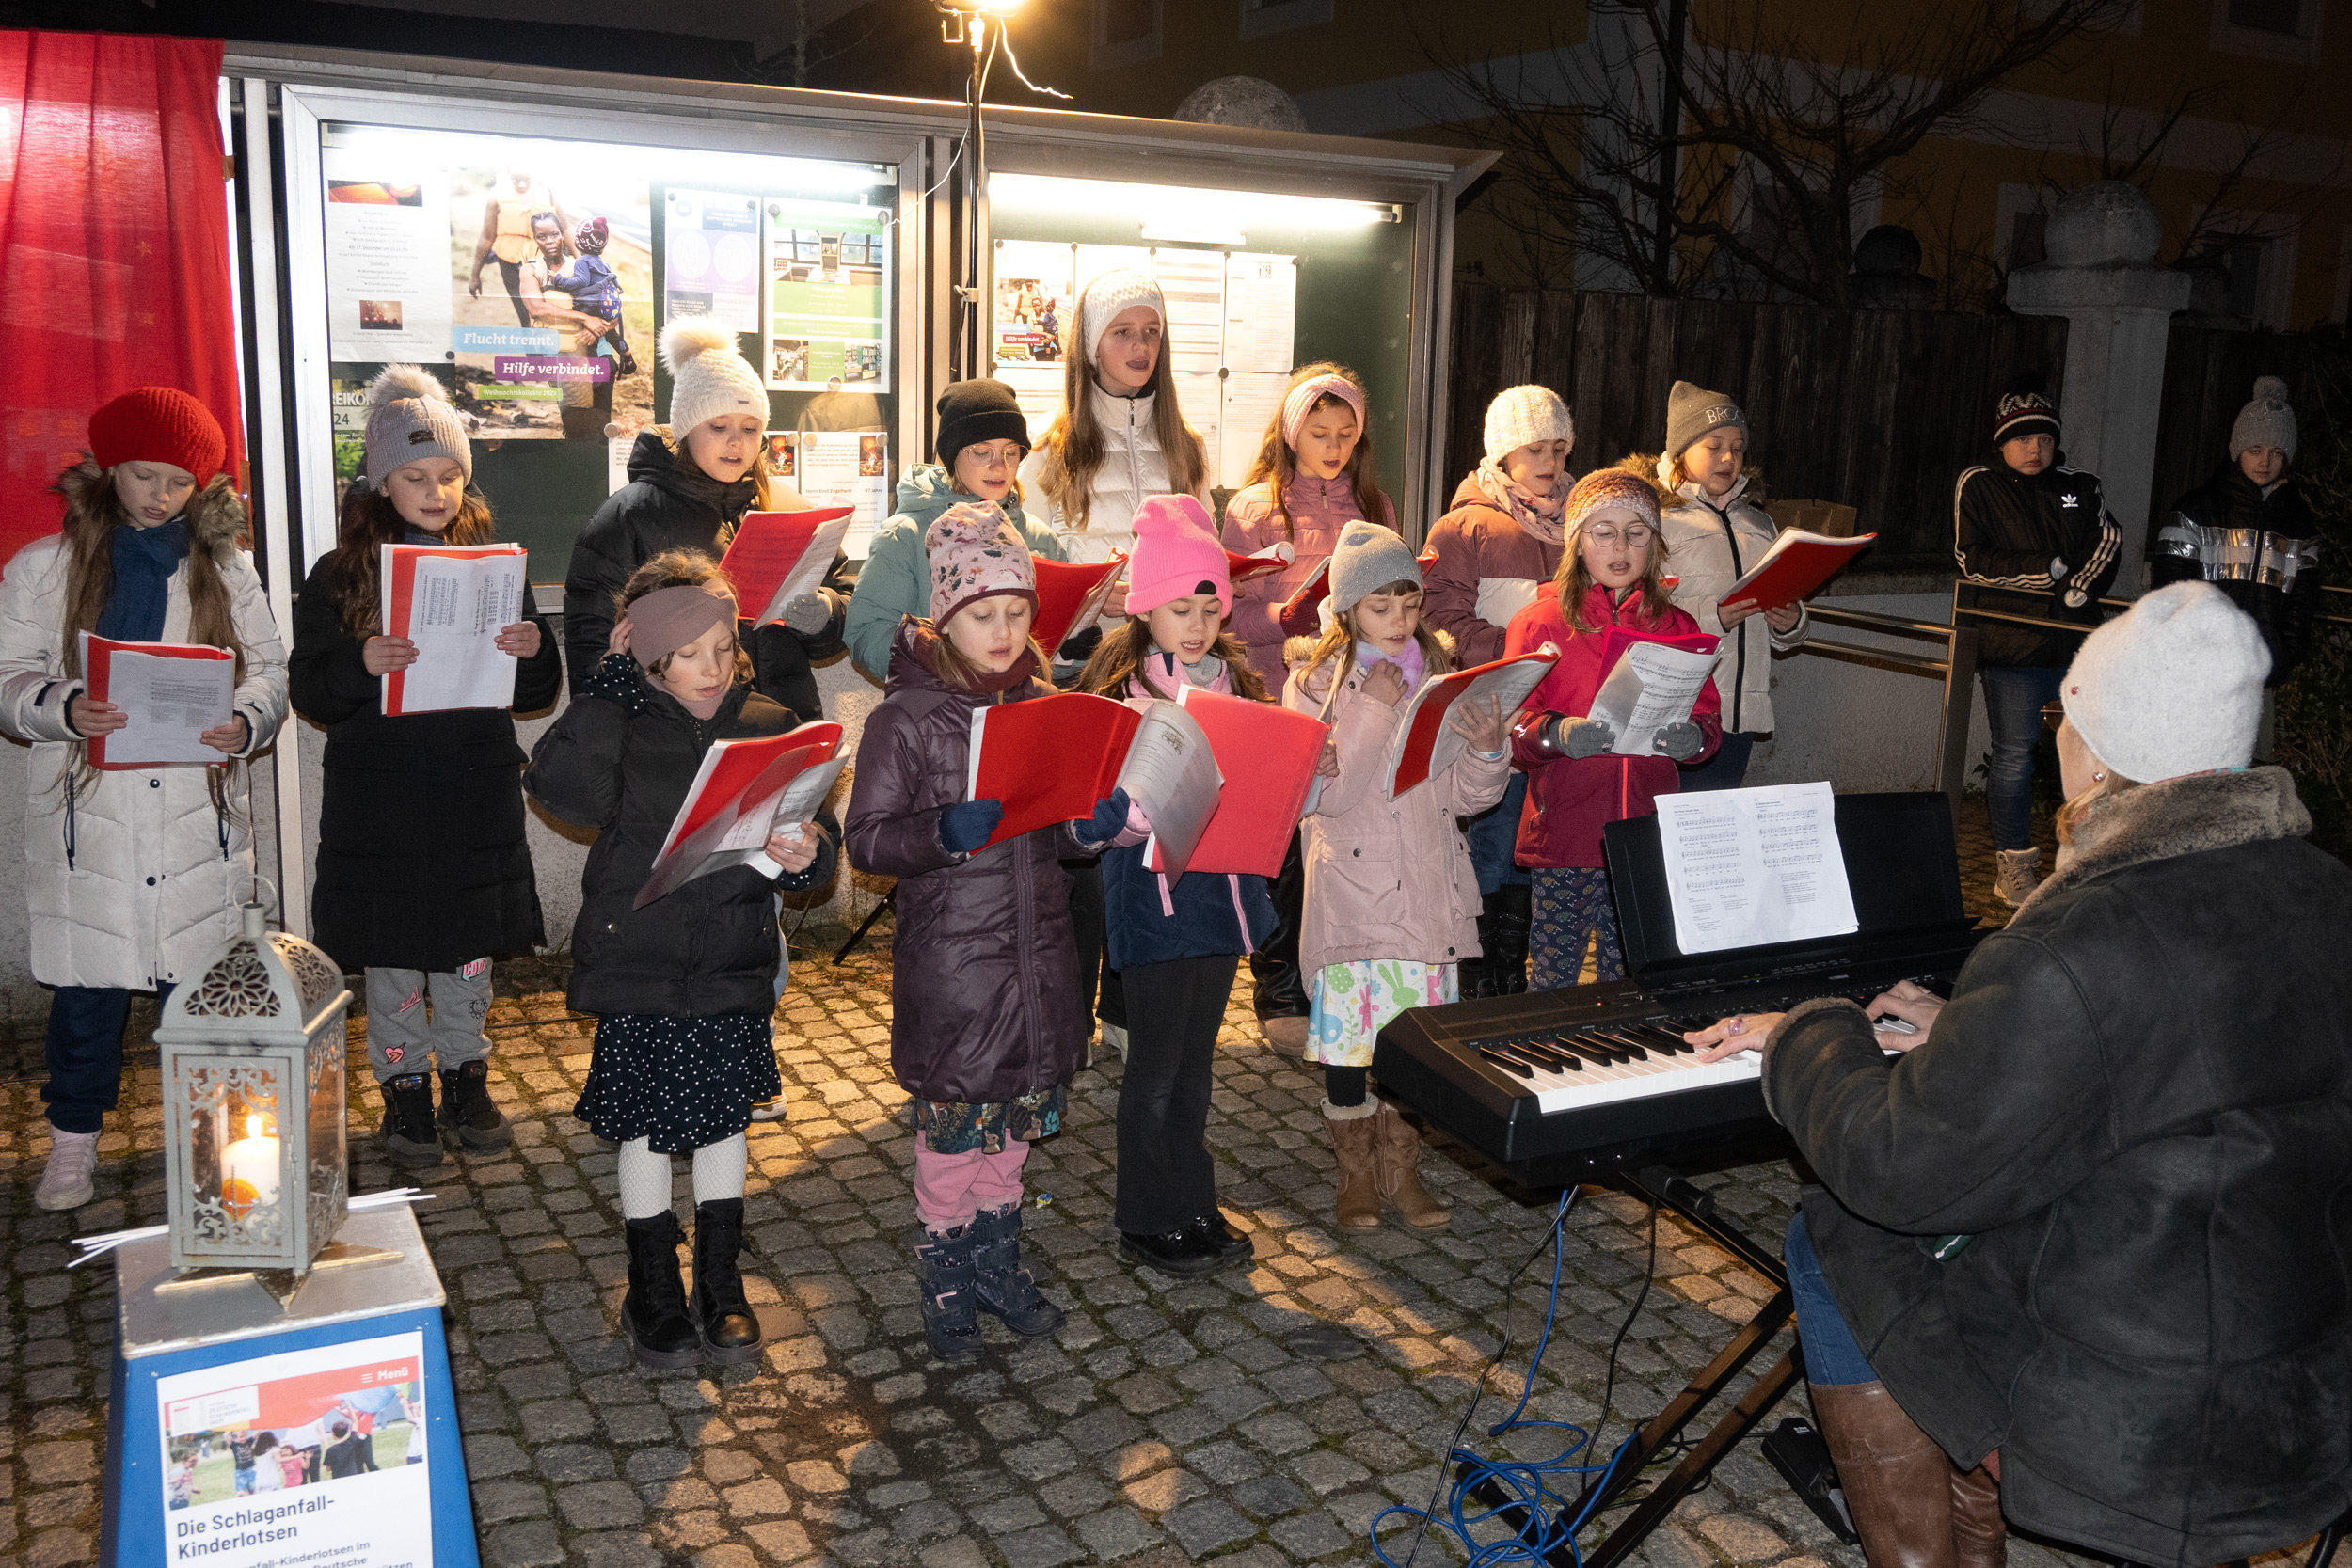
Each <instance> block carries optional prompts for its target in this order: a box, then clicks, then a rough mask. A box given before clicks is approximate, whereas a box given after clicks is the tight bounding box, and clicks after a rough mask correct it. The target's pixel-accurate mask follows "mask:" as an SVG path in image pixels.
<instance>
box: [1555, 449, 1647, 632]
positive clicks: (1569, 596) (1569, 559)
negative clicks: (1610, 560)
mask: <svg viewBox="0 0 2352 1568" xmlns="http://www.w3.org/2000/svg"><path fill="white" fill-rule="evenodd" d="M1617 467H1619V468H1620V469H1622V470H1624V471H1625V472H1627V473H1629V474H1631V475H1633V476H1634V477H1635V478H1636V479H1639V480H1641V481H1642V483H1645V484H1647V485H1648V486H1649V487H1650V488H1651V489H1652V490H1656V489H1657V488H1658V478H1657V475H1658V465H1657V464H1656V463H1655V462H1650V463H1648V464H1647V466H1646V467H1645V459H1644V458H1642V457H1641V456H1640V455H1638V454H1636V455H1634V456H1631V457H1628V458H1625V459H1624V460H1623V461H1621V462H1619V463H1618V465H1617ZM1647 526H1648V528H1649V561H1648V562H1647V563H1646V564H1645V566H1644V567H1643V568H1642V581H1641V591H1642V598H1641V603H1640V604H1639V605H1638V606H1637V607H1636V608H1635V610H1634V617H1633V618H1634V624H1635V625H1637V626H1641V627H1642V628H1643V629H1645V630H1650V629H1654V628H1655V627H1656V626H1658V625H1659V623H1661V622H1662V621H1663V620H1665V618H1666V611H1667V610H1670V609H1672V608H1673V607H1674V596H1673V595H1672V594H1669V593H1668V592H1667V590H1666V534H1665V531H1664V530H1663V529H1661V528H1660V527H1659V526H1658V525H1657V524H1656V523H1650V524H1648V525H1647ZM1582 534H1583V525H1582V524H1581V523H1579V524H1578V525H1577V527H1575V528H1573V529H1570V530H1569V531H1568V539H1567V547H1566V548H1565V549H1564V550H1562V551H1561V552H1560V567H1559V570H1558V571H1557V572H1555V573H1554V574H1553V575H1552V578H1551V580H1552V583H1553V586H1555V587H1556V588H1558V589H1559V591H1560V612H1561V613H1562V614H1563V615H1565V616H1566V617H1567V619H1568V629H1569V630H1571V631H1598V630H1599V629H1600V628H1599V627H1598V626H1586V625H1585V624H1584V596H1585V595H1586V594H1589V593H1591V592H1592V590H1593V574H1592V573H1591V572H1590V571H1588V570H1586V569H1585V566H1584V546H1583V543H1582Z"/></svg>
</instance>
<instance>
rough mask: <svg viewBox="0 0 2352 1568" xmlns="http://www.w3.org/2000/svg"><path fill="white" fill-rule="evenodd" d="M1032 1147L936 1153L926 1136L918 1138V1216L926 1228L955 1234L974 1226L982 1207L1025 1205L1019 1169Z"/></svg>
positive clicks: (1011, 1142)
mask: <svg viewBox="0 0 2352 1568" xmlns="http://www.w3.org/2000/svg"><path fill="white" fill-rule="evenodd" d="M1028 1158H1029V1146H1028V1145H1027V1144H1025V1143H1022V1142H1020V1141H1019V1140H1018V1139H1013V1138H1008V1139H1006V1140H1005V1151H1004V1152H1003V1153H1002V1154H984V1153H982V1152H980V1151H979V1150H978V1149H977V1148H976V1149H974V1150H972V1151H971V1152H970V1153H968V1154H933V1153H932V1152H931V1151H930V1146H929V1145H928V1144H927V1143H926V1142H925V1141H924V1138H923V1134H922V1133H920V1132H917V1133H916V1134H915V1135H914V1212H916V1213H917V1214H918V1215H920V1216H922V1220H923V1228H924V1229H926V1230H936V1231H947V1230H953V1229H954V1228H955V1227H958V1226H960V1225H969V1224H971V1223H972V1216H973V1215H975V1214H977V1213H978V1212H980V1211H981V1210H983V1209H1002V1208H1005V1207H1007V1206H1008V1205H1011V1204H1017V1203H1019V1202H1020V1201H1021V1167H1022V1165H1023V1164H1026V1163H1027V1161H1028Z"/></svg>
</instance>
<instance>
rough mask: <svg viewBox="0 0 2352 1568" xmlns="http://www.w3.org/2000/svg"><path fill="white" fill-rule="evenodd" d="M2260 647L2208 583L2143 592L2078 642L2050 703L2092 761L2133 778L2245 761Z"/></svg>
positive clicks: (2255, 719)
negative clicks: (2063, 715)
mask: <svg viewBox="0 0 2352 1568" xmlns="http://www.w3.org/2000/svg"><path fill="white" fill-rule="evenodd" d="M2269 674H2270V650H2269V649H2268V648H2267V647H2265V645H2264V643H2263V634H2262V631H2261V629H2260V628H2259V627H2257V626H2255V625H2254V618H2253V617H2252V616H2250V615H2249V614H2247V613H2246V611H2244V610H2240V609H2238V607H2237V606H2235V605H2233V604H2232V603H2231V602H2230V599H2229V595H2227V594H2223V593H2222V592H2221V590H2220V589H2218V588H2216V587H2215V586H2214V585H2213V584H2212V583H2210V582H2176V583H2174V584H2172V585H2171V586H2170V587H2169V588H2159V589H2157V590H2156V591H2155V592H2154V593H2153V594H2145V595H2143V596H2142V597H2141V598H2140V600H2139V602H2138V603H2137V604H2135V605H2133V606H2132V608H2131V609H2129V610H2125V611H2124V612H2123V613H2122V614H2121V615H2119V616H2117V617H2116V618H2115V619H2114V620H2112V621H2109V622H2108V623H2107V624H2106V626H2101V627H2100V628H2099V629H2098V630H2097V631H2094V632H2092V633H2091V634H2090V636H2089V637H2086V638H2084V639H2083V646H2082V651H2081V652H2080V653H2078V654H2076V655H2075V656H2074V663H2073V664H2072V665H2070V666H2068V668H2067V671H2066V681H2065V684H2064V685H2062V686H2061V687H2059V688H2058V701H2059V702H2060V703H2062V704H2064V705H2065V707H2066V717H2067V720H2068V721H2069V722H2071V723H2072V724H2073V725H2074V733H2075V734H2077V735H2079V736H2082V737H2083V739H2084V741H2086V742H2087V743H2088V744H2089V745H2090V749H2091V751H2092V752H2095V753H2096V754H2097V755H2098V758H2099V760H2100V761H2101V762H2103V763H2105V764H2106V766H2107V767H2109V768H2113V769H2114V770H2115V771H2116V772H2118V773H2121V774H2122V775H2123V777H2125V778H2127V779H2130V780H2133V781H2134V782H2136V783H2138V784H2154V783H2155V782H2156V781H2157V780H2159V779H2175V778H2179V777H2180V776H2181V775H2182V774H2184V773H2210V772H2212V771H2213V770H2214V769H2216V768H2243V767H2245V766H2246V765H2247V764H2248V763H2249V761H2251V760H2252V759H2253V755H2254V731H2255V729H2256V728H2257V727H2258V726H2259V725H2260V724H2261V722H2262V711H2263V682H2264V680H2265V679H2266V678H2267V677H2268V676H2269Z"/></svg>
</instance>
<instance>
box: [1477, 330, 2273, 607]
mask: <svg viewBox="0 0 2352 1568" xmlns="http://www.w3.org/2000/svg"><path fill="white" fill-rule="evenodd" d="M2241 336H2242V335H2241ZM2065 361H2066V323H2065V321H2064V320H2063V319H2061V318H2058V317H2043V316H1989V315H1956V314H1946V313H1944V312H1940V311H1924V310H1836V309H1821V308H1819V307H1814V306H1794V305H1756V304H1741V303H1732V302H1727V301H1721V300H1698V299H1651V298H1647V297H1645V296H1643V295H1640V294H1614V293H1581V292H1571V291H1547V290H1534V289H1503V288H1498V287H1495V286H1493V285H1490V284H1477V283H1462V284H1457V285H1456V286H1455V289H1454V356H1453V393H1452V404H1451V411H1450V414H1449V419H1448V428H1447V431H1446V470H1447V472H1448V473H1449V474H1450V475H1453V476H1455V478H1456V479H1458V477H1459V476H1461V475H1463V474H1466V473H1468V472H1469V471H1470V469H1471V468H1473V467H1476V466H1477V464H1478V460H1479V456H1480V454H1481V452H1482V451H1483V448H1484V427H1485V420H1486V404H1487V403H1488V401H1489V400H1491V399H1492V398H1493V396H1494V394H1495V393H1496V392H1498V391H1501V390H1502V388H1505V387H1513V386H1517V385H1518V384H1520V383H1522V382H1529V381H1533V382H1539V383H1541V384H1543V385H1544V386H1547V387H1549V388H1553V389H1554V390H1555V391H1557V392H1559V393H1560V394H1561V396H1563V397H1565V398H1566V399H1567V401H1568V404H1569V407H1570V408H1571V409H1572V410H1573V411H1574V413H1575V416H1576V451H1575V452H1574V454H1573V456H1572V459H1571V462H1572V465H1573V467H1575V468H1576V470H1577V471H1578V472H1580V473H1581V472H1583V471H1585V470H1587V469H1591V468H1595V467H1600V466H1602V465H1604V464H1608V463H1614V462H1615V461H1617V459H1619V458H1620V457H1623V456H1624V455H1625V454H1626V453H1628V452H1629V451H1645V452H1653V453H1654V452H1656V451H1658V450H1659V449H1660V447H1661V446H1662V445H1663V444H1664V439H1665V431H1666V394H1667V391H1668V390H1669V389H1670V388H1672V387H1673V386H1674V384H1675V382H1676V381H1677V380H1683V381H1692V382H1696V383H1697V384H1698V385H1699V386H1701V387H1704V388H1708V389H1709V390H1712V391H1722V392H1728V393H1730V394H1731V395H1732V396H1733V397H1735V398H1737V399H1738V400H1739V402H1740V406H1741V407H1742V408H1744V409H1745V410H1746V412H1747V416H1748V420H1749V425H1748V435H1749V445H1748V454H1749V461H1750V462H1751V463H1752V464H1753V465H1754V466H1756V467H1758V468H1760V469H1761V470H1762V471H1763V474H1764V476H1765V479H1766V482H1767V483H1768V484H1769V485H1770V488H1771V492H1772V494H1773V495H1775V496H1784V497H1810V498H1819V499H1829V500H1837V501H1843V502H1845V503H1847V504H1848V505H1851V506H1852V507H1854V508H1856V509H1857V510H1858V511H1859V513H1860V519H1859V521H1858V523H1857V525H1856V526H1857V527H1858V528H1860V529H1863V530H1876V531H1877V532H1878V533H1879V536H1880V543H1879V545H1878V547H1877V548H1876V549H1874V550H1873V551H1872V552H1871V560H1872V561H1873V562H1874V563H1876V564H1881V565H1895V566H1900V565H1915V566H1926V565H1948V564H1950V562H1951V541H1952V481H1953V480H1954V478H1956V477H1957V476H1958V475H1959V473H1960V471H1961V470H1962V469H1963V468H1965V467H1968V466H1969V465H1970V464H1972V463H1978V462H1981V461H1983V460H1984V456H1985V453H1986V452H1987V451H1988V442H1987V439H1986V436H1987V431H1988V429H1989V426H1990V422H1991V417H1992V410H1993V405H1994V402H1995V400H1996V399H1997V398H1998V397H1999V395H2000V392H2001V389H2002V388H2004V387H2005V386H2007V385H2008V384H2009V382H2010V378H2011V377H2012V376H2014V375H2016V374H2017V373H2018V372H2023V371H2027V370H2034V371H2040V372H2042V373H2043V374H2044V375H2046V377H2047V378H2048V383H2049V388H2050V392H2051V395H2052V396H2053V397H2056V396H2058V394H2059V393H2060V392H2061V391H2062V390H2063V388H2061V386H2060V385H2059V382H2060V377H2061V374H2062V372H2063V370H2064V367H2065ZM2248 380H2249V383H2250V377H2249V378H2248ZM2245 399H2246V394H2245V393H2244V392H2243V391H2241V392H2239V393H2237V394H2236V401H2235V402H2233V403H2232V404H2230V408H2231V411H2232V413H2234V412H2235V410H2236V408H2237V404H2240V403H2243V402H2244V401H2245ZM2223 428H2224V429H2225V430H2226V429H2227V420H2226V419H2225V420H2224V421H2223Z"/></svg>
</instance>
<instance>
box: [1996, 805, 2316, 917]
mask: <svg viewBox="0 0 2352 1568" xmlns="http://www.w3.org/2000/svg"><path fill="white" fill-rule="evenodd" d="M2311 831H2312V814H2311V813H2310V812H2309V811H2308V810H2306V809H2305V808H2304V805H2303V801H2302V799H2301V797H2299V796H2297V795H2296V792H2295V780H2294V779H2293V777H2292V776H2290V775H2289V774H2288V772H2287V770H2286V769H2285V768H2240V769H2233V770H2231V771H2229V772H2224V773H2190V774H2187V775H2185V776H2184V777H2182V778H2177V779H2164V780H2161V781H2159V782H2157V783H2155V784H2139V785H2137V786H2135V787H2133V788H2131V789H2127V790H2124V791H2123V792H2122V794H2120V795H2110V796H2108V797H2107V798H2106V799H2105V800H2101V801H2099V802H2097V803H2096V804H2095V805H2093V806H2092V807H2091V808H2090V810H2089V811H2087V812H2085V813H2084V814H2083V816H2082V818H2081V820H2080V822H2079V823H2078V824H2077V826H2076V827H2075V828H2074V832H2073V834H2072V842H2071V843H2068V844H2066V845H2064V846H2063V847H2060V848H2059V850H2058V870H2057V872H2056V873H2055V874H2054V875H2052V876H2051V877H2050V879H2048V880H2047V881H2045V882H2043V883H2042V885H2041V886H2040V887H2038V888H2036V889H2034V891H2033V893H2032V895H2030V896H2029V897H2027V898H2026V901H2025V902H2024V903H2023V904H2020V905H2019V906H2018V907H2017V915H2016V918H2017V919H2019V920H2022V919H2024V918H2025V917H2026V915H2027V914H2028V913H2030V912H2031V911H2034V910H2035V909H2037V908H2038V907H2040V906H2042V904H2045V903H2047V902H2048V901H2049V900H2051V899H2053V898H2056V897H2058V895H2060V894H2063V893H2067V892H2070V891H2072V890H2073V889H2074V888H2078V887H2080V886H2082V885H2083V884H2084V883H2086V882H2089V881H2091V880H2093V879H2097V878H2100V877H2105V876H2109V875H2112V874H2113V873H2115V872H2118V871H2122V870H2125V869H2128V868H2129V867H2131V866H2135V865H2145V864H2147V863H2149V862H2151V861H2163V860H2171V859H2173V858H2174V857H2175V856H2179V855H2196V854H2202V853H2204V852H2205V851H2207V850H2211V849H2227V848H2230V847H2233V846H2235V845H2240V844H2254V843H2258V842H2260V841H2262V840H2264V839H2272V838H2302V837H2304V836H2305V835H2307V834H2308V833H2310V832H2311Z"/></svg>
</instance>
